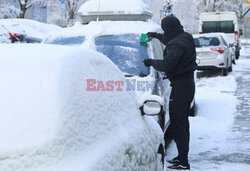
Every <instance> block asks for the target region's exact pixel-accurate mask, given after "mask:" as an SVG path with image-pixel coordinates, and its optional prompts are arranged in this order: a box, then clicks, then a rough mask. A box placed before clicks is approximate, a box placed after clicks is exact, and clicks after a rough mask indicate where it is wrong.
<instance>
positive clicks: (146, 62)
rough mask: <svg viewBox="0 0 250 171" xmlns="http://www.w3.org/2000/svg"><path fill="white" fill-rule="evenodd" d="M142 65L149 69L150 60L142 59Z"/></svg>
mask: <svg viewBox="0 0 250 171" xmlns="http://www.w3.org/2000/svg"><path fill="white" fill-rule="evenodd" d="M142 62H143V63H144V65H145V66H146V67H150V66H152V63H153V62H152V59H144V60H143V61H142Z"/></svg>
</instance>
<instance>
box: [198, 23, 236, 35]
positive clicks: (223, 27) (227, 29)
mask: <svg viewBox="0 0 250 171" xmlns="http://www.w3.org/2000/svg"><path fill="white" fill-rule="evenodd" d="M202 30H203V33H212V32H222V33H234V23H233V21H207V22H204V23H203V26H202Z"/></svg>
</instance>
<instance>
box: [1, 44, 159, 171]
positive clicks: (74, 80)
mask: <svg viewBox="0 0 250 171" xmlns="http://www.w3.org/2000/svg"><path fill="white" fill-rule="evenodd" d="M0 51H1V54H2V55H1V56H0V77H1V84H0V94H1V96H0V103H1V106H0V115H1V116H0V117H1V120H0V139H1V141H0V170H1V171H3V170H4V171H45V170H46V171H72V170H74V171H83V170H87V171H89V170H112V169H114V170H133V169H135V170H154V168H153V167H154V165H153V164H154V163H152V161H154V160H155V157H156V152H157V149H158V144H159V143H160V142H161V141H162V138H163V135H162V134H161V133H160V131H159V129H160V128H159V125H158V124H157V123H156V121H154V120H153V119H152V118H147V117H146V118H145V119H144V120H143V119H142V117H141V114H140V111H139V109H138V108H137V104H136V103H137V102H136V98H135V94H134V92H127V91H121V92H120V91H119V92H112V91H111V92H100V91H95V92H90V91H86V87H87V85H86V79H97V80H102V81H107V80H118V81H125V78H124V76H123V74H122V73H121V72H120V71H119V70H118V68H117V67H116V66H115V65H114V64H113V63H112V62H111V61H110V60H109V59H108V58H107V57H105V56H104V55H102V54H100V53H97V52H94V51H91V50H86V49H84V48H82V47H79V48H77V47H67V46H55V45H42V44H32V45H31V44H14V45H12V44H11V45H9V44H4V45H1V46H0ZM27 52H28V53H27ZM38 52H39V53H38ZM111 168H112V169H111Z"/></svg>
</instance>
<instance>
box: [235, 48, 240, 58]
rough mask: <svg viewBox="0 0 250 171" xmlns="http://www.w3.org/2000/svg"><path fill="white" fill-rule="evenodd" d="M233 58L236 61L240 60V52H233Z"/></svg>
mask: <svg viewBox="0 0 250 171" xmlns="http://www.w3.org/2000/svg"><path fill="white" fill-rule="evenodd" d="M235 58H236V59H237V60H238V59H239V58H240V51H239V50H238V51H236V52H235Z"/></svg>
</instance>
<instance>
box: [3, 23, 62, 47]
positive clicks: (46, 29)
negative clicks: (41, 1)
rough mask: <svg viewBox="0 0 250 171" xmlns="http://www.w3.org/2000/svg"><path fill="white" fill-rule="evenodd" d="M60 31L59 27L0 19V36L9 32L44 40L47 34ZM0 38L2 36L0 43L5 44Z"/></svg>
mask: <svg viewBox="0 0 250 171" xmlns="http://www.w3.org/2000/svg"><path fill="white" fill-rule="evenodd" d="M60 29H61V27H59V26H56V25H52V24H45V23H41V22H38V21H35V20H29V19H0V35H1V34H7V33H8V32H11V33H17V34H26V35H27V36H30V37H35V38H39V39H44V38H45V37H46V36H47V35H48V33H50V32H52V31H57V30H60ZM1 37H2V36H0V43H1V42H3V43H6V42H5V41H3V39H4V38H2V41H1ZM5 37H6V36H5Z"/></svg>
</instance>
